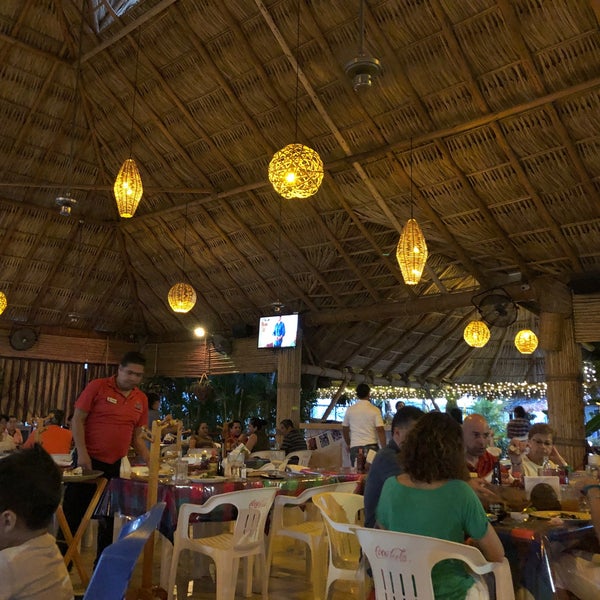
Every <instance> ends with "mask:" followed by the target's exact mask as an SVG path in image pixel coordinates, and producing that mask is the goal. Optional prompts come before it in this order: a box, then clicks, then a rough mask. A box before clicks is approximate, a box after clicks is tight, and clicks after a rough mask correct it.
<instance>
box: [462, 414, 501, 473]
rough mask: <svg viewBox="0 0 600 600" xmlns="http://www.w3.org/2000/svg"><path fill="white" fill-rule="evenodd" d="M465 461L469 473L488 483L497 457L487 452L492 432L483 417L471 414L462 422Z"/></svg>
mask: <svg viewBox="0 0 600 600" xmlns="http://www.w3.org/2000/svg"><path fill="white" fill-rule="evenodd" d="M462 427H463V441H464V443H465V459H466V461H467V466H468V467H469V471H470V472H471V473H477V476H478V477H480V478H482V479H485V480H487V481H489V480H490V479H491V474H492V469H493V467H494V463H496V462H497V461H498V457H497V456H494V455H493V454H491V453H490V452H488V450H487V448H488V446H489V445H490V444H491V443H492V439H493V436H492V431H491V429H490V426H489V425H488V422H487V421H486V419H485V417H484V416H483V415H478V414H472V415H469V416H468V417H466V418H465V420H464V421H463V426H462Z"/></svg>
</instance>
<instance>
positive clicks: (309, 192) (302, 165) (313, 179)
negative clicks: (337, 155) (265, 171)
mask: <svg viewBox="0 0 600 600" xmlns="http://www.w3.org/2000/svg"><path fill="white" fill-rule="evenodd" d="M269 181H270V182H271V184H272V185H273V187H274V188H275V191H276V192H277V193H278V194H281V195H282V196H283V197H284V198H287V199H288V200H290V199H291V198H309V197H310V196H313V195H314V194H316V193H317V191H318V190H319V187H320V186H321V182H322V181H323V161H322V160H321V157H320V156H319V154H318V152H316V151H315V150H313V149H312V148H309V147H308V146H304V145H303V144H288V145H287V146H286V147H285V148H282V149H281V150H279V151H278V152H275V154H274V155H273V158H272V159H271V162H270V163H269Z"/></svg>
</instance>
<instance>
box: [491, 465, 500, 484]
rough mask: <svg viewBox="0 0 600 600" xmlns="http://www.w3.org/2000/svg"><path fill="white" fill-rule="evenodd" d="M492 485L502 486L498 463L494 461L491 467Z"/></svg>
mask: <svg viewBox="0 0 600 600" xmlns="http://www.w3.org/2000/svg"><path fill="white" fill-rule="evenodd" d="M492 485H502V473H501V471H500V462H499V461H496V462H495V463H494V466H493V467H492Z"/></svg>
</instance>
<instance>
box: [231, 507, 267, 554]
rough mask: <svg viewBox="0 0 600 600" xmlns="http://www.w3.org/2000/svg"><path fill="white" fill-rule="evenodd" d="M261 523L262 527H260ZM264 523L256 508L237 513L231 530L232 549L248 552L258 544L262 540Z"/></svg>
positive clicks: (244, 509)
mask: <svg viewBox="0 0 600 600" xmlns="http://www.w3.org/2000/svg"><path fill="white" fill-rule="evenodd" d="M261 522H262V527H261ZM264 530H265V523H264V520H262V512H261V511H260V510H259V509H256V508H243V509H242V510H239V511H238V516H237V519H236V521H235V527H234V528H233V549H234V550H249V549H250V548H253V547H254V546H256V545H258V544H260V542H261V541H262V539H263V532H264Z"/></svg>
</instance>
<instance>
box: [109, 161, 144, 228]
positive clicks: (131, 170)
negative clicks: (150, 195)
mask: <svg viewBox="0 0 600 600" xmlns="http://www.w3.org/2000/svg"><path fill="white" fill-rule="evenodd" d="M114 192H115V200H116V201H117V209H118V210H119V215H120V216H121V218H123V219H129V218H131V217H133V215H134V214H135V211H136V209H137V207H138V204H139V203H140V200H141V199H142V194H143V193H144V188H143V186H142V178H141V176H140V172H139V170H138V168H137V165H136V164H135V160H133V158H127V159H125V162H124V163H123V164H122V166H121V169H120V171H119V174H118V175H117V179H116V180H115V186H114Z"/></svg>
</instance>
